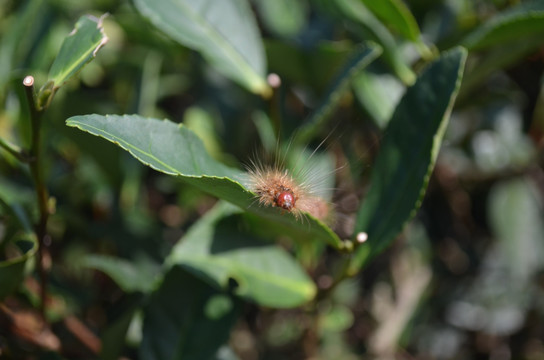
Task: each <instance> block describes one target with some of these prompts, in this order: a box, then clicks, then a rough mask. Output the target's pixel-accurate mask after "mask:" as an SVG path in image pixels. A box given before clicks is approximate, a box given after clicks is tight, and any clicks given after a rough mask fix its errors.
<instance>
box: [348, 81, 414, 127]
mask: <svg viewBox="0 0 544 360" xmlns="http://www.w3.org/2000/svg"><path fill="white" fill-rule="evenodd" d="M352 86H353V91H354V92H355V96H357V100H358V101H359V103H360V104H361V105H362V106H363V108H364V109H365V110H366V112H367V113H368V114H369V115H370V116H371V118H372V120H374V123H375V124H376V125H377V126H378V127H379V128H381V129H384V128H385V127H386V126H387V124H388V123H389V120H390V119H391V116H392V115H393V112H394V111H395V107H396V106H397V104H398V102H399V101H400V98H401V96H402V94H403V93H404V91H405V87H404V85H403V84H402V83H401V82H400V81H398V80H397V79H396V78H395V77H394V76H393V75H390V74H375V73H372V72H367V71H363V72H361V73H360V74H359V75H357V76H356V77H355V79H353V85H352Z"/></svg>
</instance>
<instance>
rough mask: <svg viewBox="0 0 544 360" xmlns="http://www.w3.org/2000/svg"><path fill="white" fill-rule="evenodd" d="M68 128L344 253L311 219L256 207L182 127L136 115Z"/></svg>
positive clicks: (241, 176) (231, 173)
mask: <svg viewBox="0 0 544 360" xmlns="http://www.w3.org/2000/svg"><path fill="white" fill-rule="evenodd" d="M66 124H67V125H68V126H74V127H77V128H79V129H81V130H83V131H87V132H89V133H91V134H93V135H98V136H101V137H103V138H105V139H107V140H109V141H111V142H113V143H115V144H117V145H119V146H120V147H122V148H123V149H125V150H127V151H128V152H130V153H131V154H132V155H133V156H134V157H135V158H137V159H138V160H140V161H141V162H142V163H144V164H146V165H148V166H150V167H151V168H153V169H155V170H158V171H161V172H164V173H166V174H171V175H177V176H180V177H181V179H183V181H185V182H186V183H189V184H192V185H194V186H196V187H198V188H199V189H201V190H202V191H205V192H207V193H209V194H212V195H214V196H217V197H219V198H221V199H224V200H227V201H229V202H231V203H233V204H235V205H237V206H239V207H241V208H243V209H246V210H247V211H250V212H253V213H255V214H258V215H259V216H261V217H263V218H265V219H268V220H269V221H272V222H275V224H276V226H275V230H276V231H277V232H278V233H281V234H284V235H290V236H292V237H293V238H294V239H296V240H301V241H302V240H305V239H306V240H317V241H325V242H327V243H328V244H330V245H332V246H334V247H336V248H339V247H341V241H340V239H339V238H338V236H336V234H334V232H333V231H332V230H331V229H329V228H328V227H327V226H325V225H324V224H323V223H321V222H320V221H318V220H316V219H314V218H313V217H311V216H310V215H308V216H307V220H305V221H304V223H302V222H301V221H298V220H297V219H295V217H294V216H292V215H291V214H288V213H282V212H281V211H279V210H278V209H277V208H272V207H262V206H259V205H258V204H256V202H255V194H253V193H251V192H250V191H249V190H248V189H246V188H245V187H244V186H243V185H242V184H244V183H246V174H245V173H244V172H242V171H240V170H237V169H233V168H229V167H227V166H225V165H223V164H221V163H219V162H217V161H216V160H214V159H213V158H212V157H211V156H210V155H209V154H208V153H207V152H206V150H205V148H204V145H203V144H202V141H201V140H200V139H199V138H198V137H197V136H196V135H195V134H193V133H192V132H191V131H190V130H188V129H187V128H186V127H185V126H183V125H178V124H175V123H173V122H171V121H168V120H157V119H146V118H143V117H140V116H137V115H124V116H118V115H106V116H101V115H82V116H74V117H71V118H69V119H68V120H67V121H66Z"/></svg>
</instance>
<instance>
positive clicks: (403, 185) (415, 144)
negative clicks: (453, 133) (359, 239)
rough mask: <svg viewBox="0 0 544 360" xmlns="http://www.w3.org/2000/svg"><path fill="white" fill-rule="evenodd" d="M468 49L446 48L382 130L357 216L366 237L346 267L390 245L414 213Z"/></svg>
mask: <svg viewBox="0 0 544 360" xmlns="http://www.w3.org/2000/svg"><path fill="white" fill-rule="evenodd" d="M466 56H467V52H466V50H464V49H463V48H455V49H453V50H451V51H448V52H445V53H443V54H442V56H441V57H440V58H438V59H437V60H436V61H434V62H433V63H431V64H430V65H429V66H428V67H427V68H426V69H425V70H424V71H423V73H422V74H421V76H420V77H419V79H418V80H417V82H416V84H415V85H414V86H412V87H411V88H409V89H408V90H407V92H406V94H405V95H404V96H403V98H402V100H401V101H400V103H399V105H398V106H397V108H396V110H395V113H394V114H393V117H392V119H391V122H390V123H389V126H388V127H387V129H386V131H385V135H384V138H383V143H382V146H381V149H380V152H379V154H378V157H377V159H376V162H375V165H374V168H373V170H372V175H371V180H370V189H369V191H368V195H367V197H366V199H365V201H364V202H363V204H362V206H361V209H360V210H359V213H358V215H357V220H356V226H355V233H356V234H357V233H359V232H366V233H367V234H368V241H367V242H365V243H364V244H362V245H360V246H359V248H358V249H357V252H356V255H355V257H354V261H353V262H352V267H351V269H350V271H352V272H356V271H358V270H359V269H360V267H361V266H362V265H363V263H364V262H365V261H366V260H367V259H369V258H370V257H371V256H373V255H376V254H377V253H379V252H380V251H382V250H383V249H384V248H385V247H386V246H388V245H389V244H390V243H391V241H392V240H393V239H394V238H395V236H396V235H397V234H398V233H399V232H400V231H401V230H402V227H403V226H404V224H405V223H406V222H407V221H408V220H409V219H410V218H411V217H412V216H413V215H414V214H415V211H416V209H417V208H418V207H419V205H420V203H421V199H422V197H423V194H424V192H425V188H426V186H427V182H428V180H429V177H430V174H431V172H432V169H433V167H434V163H435V161H436V157H437V155H438V151H439V149H440V144H441V141H442V137H443V135H444V131H445V129H446V126H447V124H448V120H449V115H450V112H451V109H452V107H453V103H454V101H455V97H456V95H457V93H458V90H459V86H460V84H461V79H462V74H463V69H464V64H465V60H466Z"/></svg>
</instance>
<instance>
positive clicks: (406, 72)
mask: <svg viewBox="0 0 544 360" xmlns="http://www.w3.org/2000/svg"><path fill="white" fill-rule="evenodd" d="M334 3H335V4H336V6H337V7H338V9H339V10H340V11H341V12H342V14H343V15H344V16H345V17H346V18H348V19H351V20H352V21H354V22H356V23H359V24H361V25H362V26H363V27H364V28H365V29H366V31H368V32H369V33H370V35H371V37H372V39H373V40H374V41H376V42H377V43H378V44H379V45H380V46H382V47H383V57H384V60H385V61H386V62H387V63H388V64H389V66H391V68H392V69H393V71H394V72H395V74H396V75H397V76H398V77H399V79H401V81H402V82H403V83H405V84H407V85H411V84H413V83H414V81H415V79H416V76H415V74H414V72H413V71H412V69H410V67H409V66H408V65H407V63H406V62H405V61H404V60H403V56H402V54H401V52H400V49H399V47H398V46H397V44H396V42H395V38H394V37H393V35H391V33H390V32H389V30H387V28H386V27H385V26H384V25H383V24H382V23H381V22H380V21H379V20H378V19H377V18H376V17H375V16H374V14H372V13H371V12H370V11H369V10H368V9H367V8H366V6H365V5H364V4H363V2H362V0H334Z"/></svg>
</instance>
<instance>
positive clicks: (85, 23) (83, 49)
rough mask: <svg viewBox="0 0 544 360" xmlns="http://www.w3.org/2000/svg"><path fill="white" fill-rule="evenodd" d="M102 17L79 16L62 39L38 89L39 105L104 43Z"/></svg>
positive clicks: (44, 103) (90, 58)
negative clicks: (44, 81)
mask: <svg viewBox="0 0 544 360" xmlns="http://www.w3.org/2000/svg"><path fill="white" fill-rule="evenodd" d="M104 17H105V16H102V17H100V18H96V17H94V16H82V17H80V18H79V20H78V22H77V23H76V26H75V28H74V30H73V31H72V32H71V33H70V35H68V36H67V37H66V38H65V39H64V41H63V43H62V46H61V48H60V50H59V53H58V55H57V57H56V58H55V61H54V62H53V65H51V69H50V70H49V79H48V81H47V82H46V83H45V85H44V86H43V87H42V89H41V90H40V95H39V97H38V99H39V101H40V103H39V104H38V105H39V106H40V107H42V106H45V105H47V103H48V102H50V101H51V98H52V96H53V94H54V92H55V90H56V89H58V88H59V87H61V86H62V85H63V84H64V83H65V82H66V81H68V79H70V78H71V77H72V76H74V75H75V74H76V73H77V72H78V71H79V70H81V68H82V67H83V66H84V65H85V64H87V63H88V62H89V61H91V60H92V59H93V58H94V57H95V56H96V53H97V52H98V50H100V48H101V47H102V46H104V45H105V44H106V42H107V41H108V37H107V36H106V34H105V33H104V28H103V24H102V22H103V19H104Z"/></svg>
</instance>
